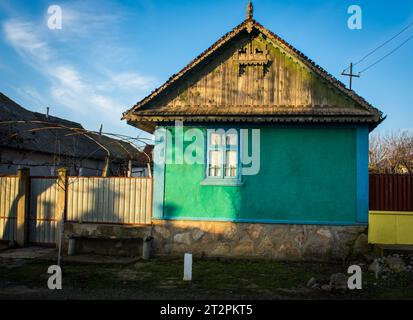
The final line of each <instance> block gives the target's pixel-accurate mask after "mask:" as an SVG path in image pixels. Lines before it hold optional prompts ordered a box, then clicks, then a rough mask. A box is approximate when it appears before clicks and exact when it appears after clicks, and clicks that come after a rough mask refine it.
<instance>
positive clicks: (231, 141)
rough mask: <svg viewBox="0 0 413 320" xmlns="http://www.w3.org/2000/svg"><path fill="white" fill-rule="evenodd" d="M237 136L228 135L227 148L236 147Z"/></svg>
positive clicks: (233, 134)
mask: <svg viewBox="0 0 413 320" xmlns="http://www.w3.org/2000/svg"><path fill="white" fill-rule="evenodd" d="M237 140H238V139H237V134H235V133H230V134H227V135H226V144H227V146H236V145H237Z"/></svg>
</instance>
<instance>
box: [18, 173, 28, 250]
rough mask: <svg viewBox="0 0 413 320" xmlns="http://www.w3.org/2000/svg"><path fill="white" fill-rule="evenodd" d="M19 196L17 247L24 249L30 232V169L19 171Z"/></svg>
mask: <svg viewBox="0 0 413 320" xmlns="http://www.w3.org/2000/svg"><path fill="white" fill-rule="evenodd" d="M17 177H18V186H19V191H18V196H17V199H18V200H17V237H16V238H17V245H18V246H21V247H24V246H25V245H27V242H28V230H29V189H30V169H29V168H23V169H18V170H17Z"/></svg>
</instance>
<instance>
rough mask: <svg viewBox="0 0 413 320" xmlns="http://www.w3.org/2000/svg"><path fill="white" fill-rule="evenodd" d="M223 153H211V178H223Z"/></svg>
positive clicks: (213, 151) (214, 151)
mask: <svg viewBox="0 0 413 320" xmlns="http://www.w3.org/2000/svg"><path fill="white" fill-rule="evenodd" d="M221 163H222V160H221V151H216V150H212V151H210V152H209V176H210V177H220V176H221Z"/></svg>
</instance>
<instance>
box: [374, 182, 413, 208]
mask: <svg viewBox="0 0 413 320" xmlns="http://www.w3.org/2000/svg"><path fill="white" fill-rule="evenodd" d="M370 210H373V211H410V212H413V175H409V174H370Z"/></svg>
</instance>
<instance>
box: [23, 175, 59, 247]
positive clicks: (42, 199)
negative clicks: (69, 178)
mask: <svg viewBox="0 0 413 320" xmlns="http://www.w3.org/2000/svg"><path fill="white" fill-rule="evenodd" d="M57 192H58V184H57V177H44V178H40V177H31V178H30V205H29V208H30V209H29V210H30V211H29V212H30V213H29V241H30V242H31V243H42V244H53V243H55V241H56V204H57Z"/></svg>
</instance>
